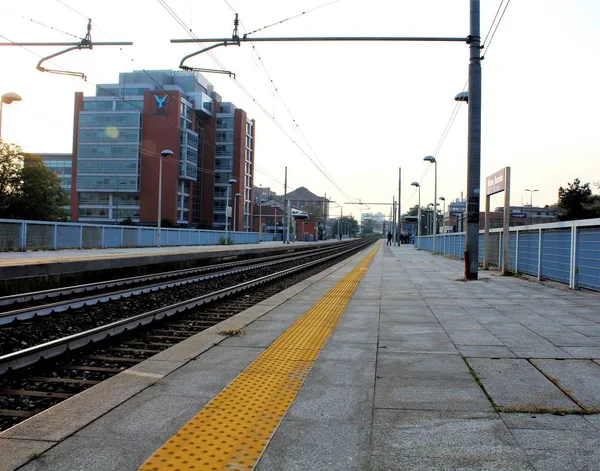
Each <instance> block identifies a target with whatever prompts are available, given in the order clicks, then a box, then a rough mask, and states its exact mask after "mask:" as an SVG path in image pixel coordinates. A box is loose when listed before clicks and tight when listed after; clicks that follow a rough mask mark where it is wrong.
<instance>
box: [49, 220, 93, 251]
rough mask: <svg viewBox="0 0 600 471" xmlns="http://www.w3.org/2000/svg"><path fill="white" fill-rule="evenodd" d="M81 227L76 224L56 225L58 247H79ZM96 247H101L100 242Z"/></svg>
mask: <svg viewBox="0 0 600 471" xmlns="http://www.w3.org/2000/svg"><path fill="white" fill-rule="evenodd" d="M80 235H81V228H79V227H76V226H67V225H62V224H57V226H56V248H57V249H59V250H60V249H78V248H79V237H80ZM95 247H100V244H98V245H96V246H95Z"/></svg>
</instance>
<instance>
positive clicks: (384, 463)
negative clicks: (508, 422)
mask: <svg viewBox="0 0 600 471" xmlns="http://www.w3.org/2000/svg"><path fill="white" fill-rule="evenodd" d="M368 469H369V470H370V471H397V470H410V471H457V470H460V471H506V470H510V471H533V470H534V469H536V468H534V467H533V466H532V465H531V464H529V462H528V461H527V458H526V457H523V458H520V457H517V458H516V459H513V460H510V459H488V460H486V459H477V458H474V457H473V456H471V455H468V454H467V455H466V456H461V455H459V456H445V457H443V458H429V457H427V456H421V455H418V456H415V455H409V454H401V453H398V454H394V456H392V457H389V456H386V455H382V454H373V455H371V461H370V465H369V468H368Z"/></svg>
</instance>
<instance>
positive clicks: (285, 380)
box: [140, 248, 377, 471]
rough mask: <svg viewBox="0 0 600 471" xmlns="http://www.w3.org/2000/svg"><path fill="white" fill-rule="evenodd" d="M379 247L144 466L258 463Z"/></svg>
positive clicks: (151, 469) (149, 470)
mask: <svg viewBox="0 0 600 471" xmlns="http://www.w3.org/2000/svg"><path fill="white" fill-rule="evenodd" d="M376 252H377V248H375V249H373V250H372V251H371V252H370V253H369V254H368V255H367V256H366V257H365V258H364V259H363V260H362V261H361V262H360V263H359V264H358V265H357V266H356V268H354V270H352V272H350V273H349V274H348V275H346V276H345V277H344V278H342V279H341V280H340V281H339V283H338V284H337V285H336V286H334V287H333V288H332V289H331V290H330V291H329V292H328V293H327V294H326V295H325V296H323V298H321V300H320V301H318V302H317V303H316V304H315V305H314V306H313V307H312V308H311V309H309V310H308V311H307V312H306V313H305V314H304V315H303V316H302V317H300V318H299V319H298V320H297V321H296V322H295V323H294V324H293V325H292V326H291V327H290V328H289V329H288V330H287V331H285V332H284V333H283V334H282V335H281V336H280V337H279V338H278V339H277V340H275V342H273V344H271V346H270V347H269V348H267V349H266V350H265V351H264V352H263V353H262V354H261V355H260V356H259V357H258V358H257V359H256V360H254V362H252V363H251V364H250V365H249V366H248V368H246V369H245V370H244V371H243V372H242V373H241V374H240V375H239V376H238V377H237V378H236V379H234V380H233V381H232V382H231V383H230V384H229V386H227V387H226V388H225V389H223V391H221V392H220V393H219V395H218V396H216V397H215V398H214V399H213V400H212V401H211V402H209V403H208V404H207V405H206V407H205V408H204V409H202V410H201V411H200V412H199V413H198V414H197V415H196V416H195V417H194V418H193V419H191V420H190V421H189V422H188V423H187V424H186V425H184V426H183V427H182V428H181V429H180V430H179V431H178V432H177V433H176V434H175V435H174V436H173V437H172V438H171V439H170V440H169V441H168V442H167V443H165V444H164V445H163V446H162V448H160V449H159V450H158V451H157V452H156V453H155V454H154V456H152V457H151V458H150V459H149V460H148V461H147V462H146V463H144V464H143V465H142V466H141V467H140V470H141V471H158V470H169V471H176V470H180V471H184V470H220V469H253V468H254V467H255V466H256V464H257V462H258V460H259V459H260V457H261V455H262V453H263V451H264V450H265V448H266V446H267V444H268V443H269V440H270V439H271V437H272V436H273V434H274V433H275V430H276V429H277V427H278V426H279V423H280V422H281V420H282V419H283V416H284V415H285V413H286V412H287V410H288V408H289V407H290V405H291V404H292V402H293V400H294V398H295V397H296V395H297V394H298V391H299V390H300V386H302V383H303V382H304V379H305V378H306V375H307V374H308V372H309V370H310V368H311V367H312V365H313V363H314V361H315V360H316V358H317V355H318V354H319V352H320V351H321V348H322V347H323V345H324V344H325V341H326V340H327V338H328V337H329V336H330V335H331V332H332V331H333V329H334V328H335V326H336V325H337V323H338V321H339V320H340V318H341V317H342V314H343V313H344V310H345V309H346V306H347V305H348V302H349V301H350V298H351V297H352V294H353V293H354V290H355V289H356V287H357V286H358V283H359V282H360V280H361V279H362V277H363V276H364V274H365V273H366V271H367V269H368V266H369V264H370V263H371V261H372V260H373V257H374V256H375V253H376Z"/></svg>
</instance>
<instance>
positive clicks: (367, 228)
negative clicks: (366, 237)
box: [361, 218, 375, 234]
mask: <svg viewBox="0 0 600 471" xmlns="http://www.w3.org/2000/svg"><path fill="white" fill-rule="evenodd" d="M374 228H375V220H374V219H373V218H365V219H363V223H362V227H361V229H362V230H361V232H362V233H363V234H371V233H373V229H374Z"/></svg>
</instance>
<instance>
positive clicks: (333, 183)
mask: <svg viewBox="0 0 600 471" xmlns="http://www.w3.org/2000/svg"><path fill="white" fill-rule="evenodd" d="M224 1H225V3H226V4H227V6H228V7H229V8H230V9H231V11H232V12H233V13H236V11H235V10H234V9H233V7H232V6H231V5H230V4H229V2H228V1H227V0H224ZM337 1H339V0H335V1H332V2H329V3H327V4H325V5H321V6H320V7H316V8H313V9H312V10H309V11H307V12H303V13H301V14H298V15H295V16H292V17H290V18H287V19H286V20H282V21H281V22H279V23H283V22H284V21H287V20H290V19H293V18H298V17H299V16H302V15H304V14H306V13H310V12H312V11H315V10H318V9H319V8H323V7H325V6H328V5H331V4H333V3H336V2H337ZM279 23H274V24H279ZM240 25H241V26H242V28H243V29H244V30H246V28H245V26H244V24H243V22H242V21H241V20H240ZM270 26H272V25H270ZM267 27H268V26H266V27H263V28H262V29H265V28H267ZM256 31H259V30H256ZM256 31H253V32H252V33H254V32H256ZM252 33H247V34H246V35H245V36H248V35H249V34H252ZM251 41H252V40H251V39H250V45H251V46H252V49H253V50H254V51H255V52H256V56H257V58H258V60H259V62H260V63H261V65H262V68H263V70H264V71H265V74H266V75H267V78H268V79H269V81H270V83H271V86H272V87H273V89H274V91H275V93H276V95H277V97H278V98H279V100H280V101H281V103H282V104H283V106H284V108H285V110H286V111H287V113H288V115H289V117H290V118H291V119H292V123H293V126H294V127H295V129H296V130H298V132H299V133H300V135H301V136H302V138H303V139H304V142H305V143H306V145H307V146H308V148H309V149H310V151H311V152H312V154H313V155H314V157H315V158H316V160H317V161H318V162H319V164H320V167H319V166H318V165H317V164H316V163H315V162H314V161H313V160H312V159H311V158H310V157H309V156H308V154H307V153H306V152H305V151H304V150H303V149H301V148H300V146H299V145H298V144H297V143H296V141H295V140H294V139H293V138H292V137H291V136H289V134H287V132H285V130H284V129H283V127H281V126H279V128H280V129H281V130H282V131H283V132H284V134H285V135H286V136H287V137H288V138H289V139H290V140H291V141H292V143H293V144H294V145H296V147H297V148H298V149H299V150H300V151H301V152H302V153H303V154H304V155H305V156H306V157H307V158H308V159H309V160H310V161H311V162H312V164H313V165H315V167H317V169H318V170H319V171H320V172H321V173H322V174H323V176H324V177H325V178H326V179H327V180H329V182H330V183H331V184H332V185H333V186H334V187H335V188H336V189H337V190H338V191H339V192H340V193H341V194H342V195H343V196H344V197H345V198H346V199H347V200H350V199H352V198H350V197H349V196H348V195H347V194H346V193H345V192H344V191H343V190H342V189H341V188H340V186H339V185H338V184H337V182H335V180H334V178H333V176H332V175H331V174H330V173H329V171H328V170H327V168H326V167H325V164H324V163H323V161H322V160H321V159H320V158H319V156H318V154H317V153H316V151H315V150H314V148H313V147H312V145H311V144H310V142H309V141H308V138H307V137H306V135H305V134H304V132H303V131H302V129H300V126H298V124H297V122H296V119H295V118H294V115H293V114H292V112H291V110H290V108H289V106H288V105H287V103H286V102H285V100H284V99H283V97H282V96H281V94H280V93H279V88H278V87H277V86H276V85H275V82H274V81H273V78H272V76H271V74H270V73H269V71H268V70H267V67H266V65H265V63H264V62H263V60H262V58H261V56H260V54H259V52H258V49H257V48H256V46H255V45H254V44H253V43H252V42H251ZM245 93H247V94H248V95H249V96H250V97H251V98H252V99H254V97H252V96H251V95H250V94H249V92H247V91H245ZM261 107H262V105H261ZM262 111H263V112H264V113H265V114H267V116H269V117H270V118H271V119H272V120H275V116H274V115H272V114H270V113H269V112H268V111H267V110H266V109H265V108H264V107H262ZM277 124H278V123H277ZM355 206H356V205H355ZM357 208H358V207H357Z"/></svg>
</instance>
